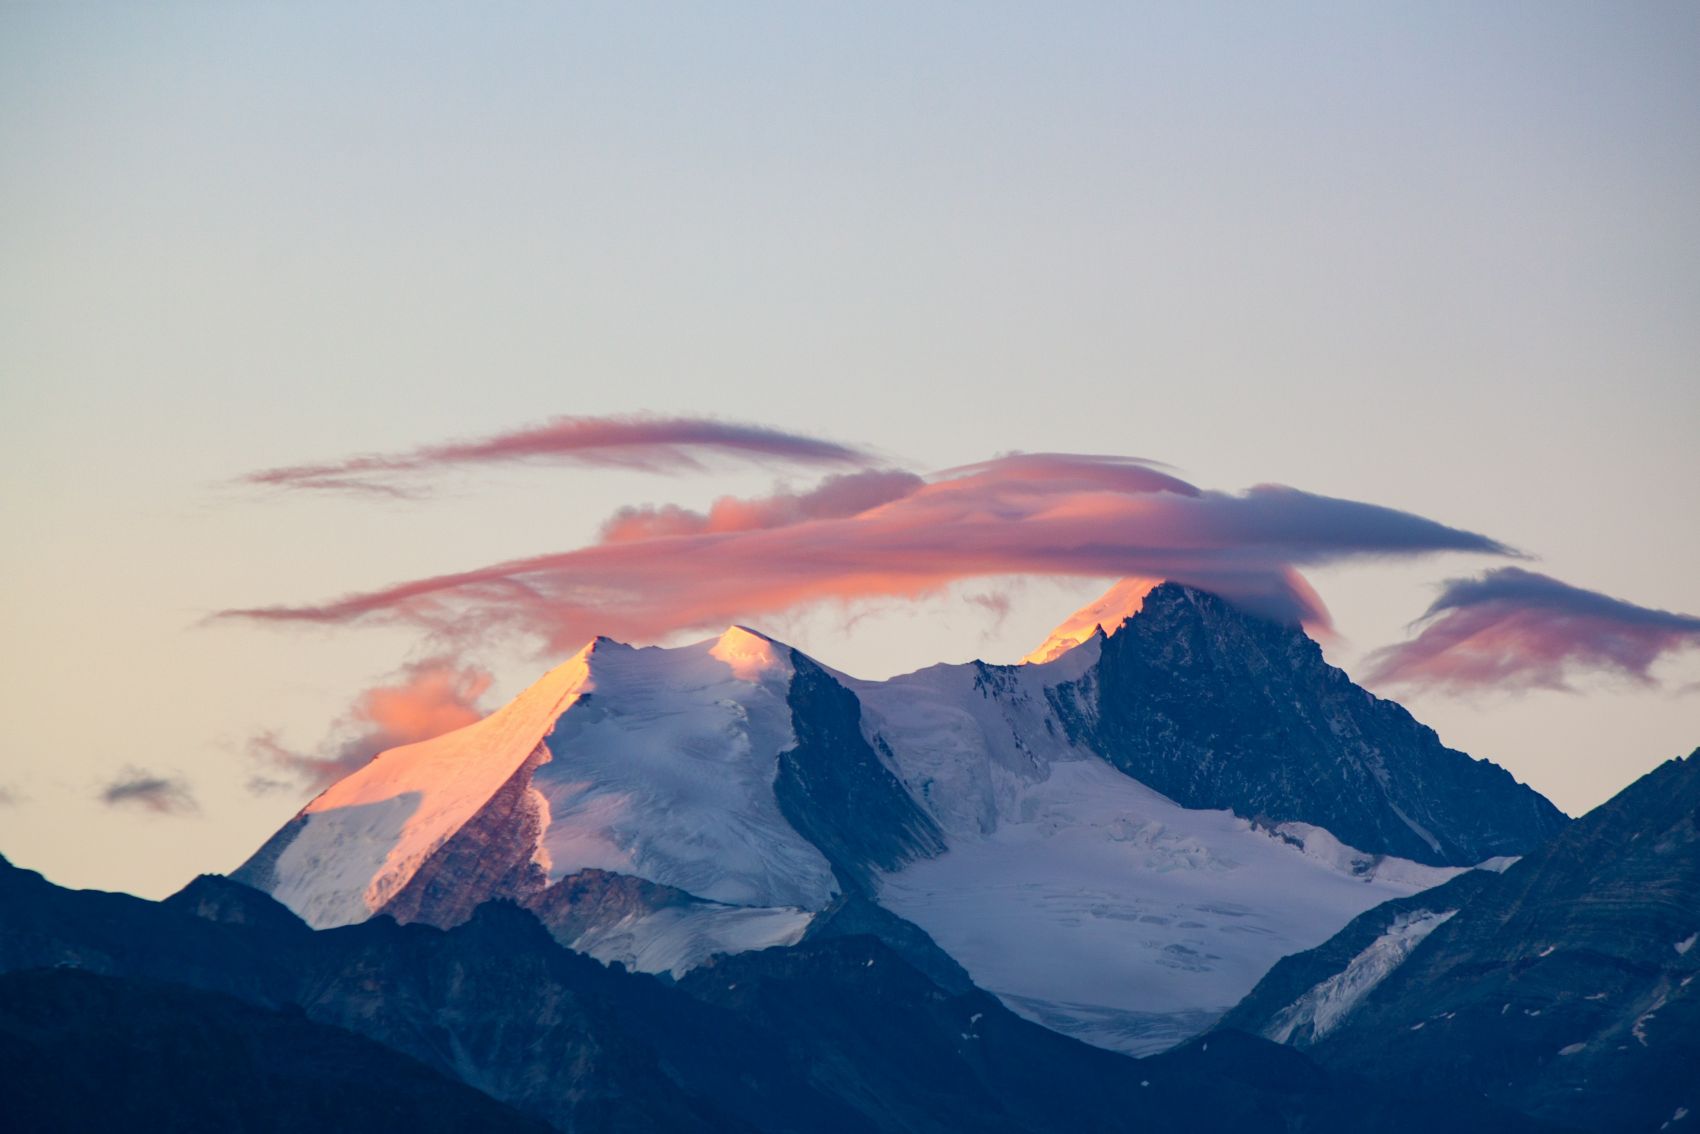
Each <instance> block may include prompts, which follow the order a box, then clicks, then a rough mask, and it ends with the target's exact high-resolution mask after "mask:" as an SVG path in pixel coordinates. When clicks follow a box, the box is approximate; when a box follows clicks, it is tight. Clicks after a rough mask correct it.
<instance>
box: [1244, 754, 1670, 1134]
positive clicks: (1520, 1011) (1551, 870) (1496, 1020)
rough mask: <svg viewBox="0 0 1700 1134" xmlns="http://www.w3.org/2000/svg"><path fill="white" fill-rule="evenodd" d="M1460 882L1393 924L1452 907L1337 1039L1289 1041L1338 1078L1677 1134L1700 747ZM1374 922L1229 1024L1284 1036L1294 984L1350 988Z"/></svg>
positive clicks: (1366, 998)
mask: <svg viewBox="0 0 1700 1134" xmlns="http://www.w3.org/2000/svg"><path fill="white" fill-rule="evenodd" d="M1461 882H1463V880H1462V879H1460V880H1459V882H1455V883H1452V884H1451V885H1450V886H1447V887H1441V888H1439V889H1437V890H1433V891H1430V892H1428V893H1426V894H1423V895H1419V896H1418V897H1417V898H1415V899H1410V900H1408V901H1407V902H1406V903H1404V904H1405V906H1406V907H1407V908H1406V910H1404V911H1402V912H1398V913H1395V914H1394V916H1393V919H1392V920H1393V921H1396V920H1397V918H1398V917H1399V916H1405V917H1407V918H1409V917H1411V916H1414V915H1419V914H1420V912H1421V911H1425V910H1426V911H1428V912H1430V913H1436V912H1444V911H1447V910H1450V911H1454V912H1452V915H1451V916H1450V917H1448V918H1446V920H1445V921H1444V922H1443V923H1441V924H1439V925H1436V926H1434V927H1433V928H1432V931H1431V932H1429V933H1428V934H1427V935H1426V937H1425V938H1424V939H1423V940H1422V941H1421V942H1420V943H1419V944H1417V945H1416V946H1415V947H1414V948H1412V949H1411V950H1410V951H1409V954H1408V956H1407V957H1406V958H1405V959H1404V960H1403V961H1402V962H1401V963H1398V964H1396V965H1394V966H1392V967H1391V968H1390V969H1389V970H1388V972H1387V973H1386V974H1384V976H1383V978H1382V979H1381V980H1380V981H1379V983H1376V984H1375V985H1374V986H1373V987H1371V988H1369V989H1368V990H1366V991H1365V992H1364V993H1363V994H1362V995H1361V997H1360V998H1359V999H1358V1001H1357V1002H1356V1003H1355V1004H1353V1005H1349V1006H1348V1007H1347V1010H1346V1011H1345V1012H1343V1013H1341V1018H1340V1019H1338V1020H1337V1021H1335V1023H1334V1026H1333V1027H1332V1028H1331V1029H1329V1030H1327V1031H1325V1033H1324V1034H1322V1035H1320V1036H1319V1035H1316V1034H1315V1029H1314V1028H1312V1029H1309V1030H1308V1031H1307V1030H1304V1029H1300V1030H1297V1031H1294V1032H1292V1033H1290V1034H1288V1035H1287V1037H1286V1038H1288V1039H1289V1040H1290V1041H1296V1042H1299V1043H1301V1044H1304V1045H1305V1046H1307V1047H1308V1048H1309V1050H1310V1051H1311V1052H1312V1053H1313V1054H1314V1055H1315V1056H1316V1057H1317V1058H1319V1059H1321V1060H1322V1061H1324V1062H1325V1063H1328V1064H1329V1065H1331V1066H1334V1067H1337V1068H1343V1069H1353V1070H1357V1071H1360V1072H1362V1073H1364V1074H1371V1075H1376V1076H1378V1077H1384V1078H1385V1077H1399V1078H1403V1079H1407V1080H1415V1081H1417V1082H1419V1083H1431V1084H1441V1083H1447V1084H1463V1085H1466V1086H1469V1087H1472V1088H1475V1089H1479V1090H1481V1091H1482V1092H1483V1093H1485V1094H1487V1095H1489V1096H1490V1097H1493V1098H1495V1099H1498V1100H1500V1101H1502V1102H1504V1103H1505V1104H1507V1105H1509V1106H1513V1107H1515V1108H1517V1109H1519V1110H1522V1111H1525V1112H1528V1113H1530V1114H1534V1115H1537V1116H1545V1117H1548V1118H1551V1119H1553V1120H1555V1121H1564V1122H1568V1123H1574V1124H1576V1125H1578V1126H1581V1127H1584V1128H1588V1129H1595V1130H1658V1129H1663V1128H1665V1124H1667V1123H1669V1124H1671V1128H1673V1129H1675V1128H1677V1127H1676V1125H1675V1124H1676V1123H1677V1122H1679V1121H1681V1120H1682V1116H1681V1115H1679V1114H1678V1112H1679V1111H1683V1112H1700V1076H1697V1075H1696V1074H1695V1069H1696V1068H1700V980H1696V978H1697V977H1700V948H1696V947H1695V946H1696V942H1697V941H1700V753H1697V754H1695V755H1691V756H1689V757H1687V758H1686V759H1682V760H1672V761H1669V762H1667V763H1666V764H1664V765H1662V766H1661V767H1659V768H1657V769H1655V770H1654V771H1652V772H1650V773H1648V774H1647V775H1646V776H1644V777H1642V778H1641V779H1640V780H1638V781H1637V782H1636V783H1634V784H1632V785H1630V786H1629V787H1628V788H1626V789H1625V790H1624V791H1623V792H1621V793H1619V794H1618V795H1617V796H1616V797H1615V798H1613V799H1612V800H1610V801H1608V802H1607V803H1605V804H1602V805H1601V806H1600V807H1598V808H1596V809H1595V810H1594V811H1592V812H1590V813H1589V814H1587V815H1585V816H1583V817H1582V818H1581V819H1579V820H1577V821H1576V822H1575V823H1574V824H1573V825H1571V826H1570V827H1569V828H1568V829H1567V830H1565V831H1564V832H1563V833H1562V834H1560V835H1559V836H1558V837H1557V838H1555V839H1554V840H1553V841H1552V842H1551V843H1549V844H1547V845H1546V846H1544V847H1541V848H1539V849H1537V850H1536V851H1534V852H1532V853H1530V854H1529V855H1527V856H1526V857H1524V858H1523V859H1522V860H1521V861H1519V862H1517V863H1516V864H1514V865H1513V866H1511V867H1510V868H1509V869H1507V870H1506V871H1505V873H1504V875H1503V876H1497V877H1496V876H1491V875H1490V876H1485V877H1481V878H1478V879H1477V880H1476V881H1475V883H1474V885H1473V888H1474V889H1475V891H1476V892H1474V893H1470V892H1467V891H1462V890H1455V888H1456V887H1458V886H1459V885H1460V883H1461ZM1361 920H1362V921H1363V922H1364V923H1365V924H1364V925H1363V926H1354V927H1348V929H1347V931H1346V934H1345V935H1343V936H1346V937H1349V938H1350V940H1342V941H1338V942H1330V943H1329V944H1328V945H1326V946H1324V947H1323V949H1319V950H1317V954H1316V955H1313V956H1311V957H1308V958H1295V959H1294V962H1293V966H1291V967H1290V968H1291V970H1292V971H1289V972H1288V973H1286V974H1283V973H1282V971H1281V969H1280V968H1277V970H1276V971H1275V972H1272V973H1271V974H1270V975H1269V977H1267V978H1265V980H1264V982H1263V983H1262V984H1261V985H1260V986H1259V988H1258V990H1257V991H1255V992H1254V993H1253V994H1252V996H1251V997H1249V998H1248V999H1247V1001H1246V1003H1245V1004H1243V1005H1242V1006H1241V1007H1240V1008H1238V1009H1236V1010H1235V1012H1234V1014H1233V1015H1232V1016H1231V1017H1230V1018H1229V1020H1230V1022H1231V1023H1233V1024H1235V1025H1236V1026H1240V1027H1245V1028H1249V1029H1252V1030H1256V1031H1259V1032H1262V1033H1263V1034H1266V1035H1274V1036H1279V1035H1281V1034H1282V1031H1283V1025H1284V1023H1285V1022H1287V1020H1288V1019H1289V1018H1290V1017H1288V1016H1286V1015H1284V1014H1285V1013H1286V1012H1287V1009H1288V1007H1290V1006H1291V1005H1292V1004H1294V1003H1297V1001H1298V999H1300V998H1302V996H1303V995H1304V993H1303V992H1301V993H1300V994H1299V996H1298V997H1294V993H1295V990H1296V989H1298V988H1299V986H1300V985H1302V984H1304V983H1305V981H1306V980H1310V979H1312V978H1315V980H1316V983H1315V984H1312V985H1311V988H1312V989H1315V988H1318V987H1322V986H1323V985H1326V984H1327V983H1328V982H1330V981H1337V979H1338V977H1339V975H1340V974H1341V973H1343V972H1344V971H1345V969H1346V968H1347V967H1349V966H1350V964H1351V963H1352V962H1353V961H1354V960H1355V959H1356V958H1358V957H1362V956H1363V955H1364V954H1365V952H1366V951H1368V950H1369V949H1371V948H1372V947H1373V945H1374V942H1373V941H1370V942H1368V943H1367V944H1366V937H1367V932H1368V931H1373V929H1374V924H1373V923H1374V922H1378V921H1379V922H1382V923H1386V924H1388V925H1389V926H1390V925H1391V924H1392V921H1390V920H1389V917H1388V915H1387V914H1384V913H1383V912H1382V911H1372V913H1371V914H1366V915H1365V917H1364V918H1363V919H1361ZM1407 923H1408V922H1407ZM1385 935H1386V931H1385V930H1383V932H1382V934H1381V935H1380V937H1377V939H1376V940H1380V939H1381V937H1384V936H1385ZM1323 954H1326V956H1324V955H1323ZM1301 968H1302V969H1303V970H1304V971H1303V976H1302V977H1298V975H1297V974H1298V969H1301ZM1295 978H1297V979H1295ZM1289 998H1292V999H1289ZM1283 1001H1285V1002H1286V1004H1283Z"/></svg>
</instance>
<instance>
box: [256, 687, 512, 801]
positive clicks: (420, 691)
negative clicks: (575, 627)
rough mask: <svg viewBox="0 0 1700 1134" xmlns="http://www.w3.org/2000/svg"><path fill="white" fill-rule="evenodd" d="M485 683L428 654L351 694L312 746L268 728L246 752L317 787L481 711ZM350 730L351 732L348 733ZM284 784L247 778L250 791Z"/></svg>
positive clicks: (467, 721) (468, 721) (472, 718)
mask: <svg viewBox="0 0 1700 1134" xmlns="http://www.w3.org/2000/svg"><path fill="white" fill-rule="evenodd" d="M489 688H490V675H489V674H488V673H487V672H485V671H484V670H482V669H480V668H478V667H477V666H472V665H466V664H463V663H460V662H457V661H456V660H454V659H453V658H449V657H434V658H427V659H425V660H423V661H417V662H413V663H411V664H409V665H407V666H405V667H403V668H402V670H401V671H400V673H398V674H397V675H396V676H395V678H393V679H392V680H390V681H387V682H385V683H383V684H380V685H376V686H374V687H372V688H371V689H367V690H366V691H364V692H363V693H361V694H360V695H359V696H358V697H356V698H355V700H354V705H353V706H352V707H351V708H350V709H349V711H348V713H347V714H346V715H345V716H344V718H343V719H342V721H341V722H340V723H339V725H338V726H337V728H336V729H335V730H334V731H335V733H337V734H339V735H340V739H334V740H330V741H327V742H326V743H325V744H324V745H322V746H321V747H320V749H319V750H318V751H316V752H297V751H295V750H294V749H291V748H289V747H287V746H285V745H284V744H282V743H281V742H280V741H279V740H278V739H277V736H276V735H275V734H273V733H262V734H261V735H260V736H257V737H255V738H254V739H253V740H252V741H250V742H249V751H250V754H251V755H253V756H255V757H257V758H258V759H260V760H261V761H262V762H264V763H265V764H266V765H268V766H269V767H270V768H272V769H276V770H277V771H279V772H282V773H284V774H286V775H288V776H290V777H292V778H293V779H294V780H296V781H298V782H299V783H301V784H304V785H305V786H307V787H310V788H312V789H313V790H315V791H316V790H319V789H321V788H324V787H328V786H329V785H331V784H333V783H335V782H336V781H338V780H340V779H342V778H343V777H344V776H346V775H348V774H349V773H350V772H353V771H356V770H357V769H359V768H361V767H363V766H364V765H365V764H366V763H367V762H369V761H370V760H371V759H372V757H374V756H376V755H377V754H378V753H380V752H383V751H386V750H387V749H390V748H395V747H397V746H398V745H402V744H415V743H417V742H419V741H421V740H430V739H431V738H432V737H434V736H441V735H442V734H443V733H445V732H452V731H453V730H455V729H457V728H461V727H464V726H465V725H469V724H471V723H473V722H474V721H476V720H479V719H480V718H481V717H483V716H484V711H483V710H482V709H481V708H480V707H479V704H478V701H479V698H481V697H482V696H484V694H485V692H486V691H488V690H489ZM350 732H352V733H353V735H347V734H348V733H350ZM287 786H289V785H288V784H287V783H285V782H282V781H278V780H275V779H271V778H269V777H266V776H256V777H255V778H254V779H253V780H252V781H250V783H249V787H250V788H251V789H253V790H255V791H262V792H263V791H271V790H276V789H281V788H284V787H287Z"/></svg>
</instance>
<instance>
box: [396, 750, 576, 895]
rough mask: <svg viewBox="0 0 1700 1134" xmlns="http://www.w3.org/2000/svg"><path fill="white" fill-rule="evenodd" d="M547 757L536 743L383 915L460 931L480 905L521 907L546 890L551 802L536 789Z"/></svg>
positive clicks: (416, 874)
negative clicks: (543, 846) (545, 838)
mask: <svg viewBox="0 0 1700 1134" xmlns="http://www.w3.org/2000/svg"><path fill="white" fill-rule="evenodd" d="M548 759H549V749H548V748H547V747H546V746H544V745H542V744H539V745H538V746H537V748H536V750H535V751H533V752H532V754H531V755H530V756H529V757H528V758H527V759H526V761H525V763H524V764H521V765H520V767H519V770H518V771H516V772H515V773H514V774H513V776H512V777H511V778H509V780H508V782H507V783H505V784H503V785H502V787H501V790H499V791H497V792H496V794H495V795H494V796H492V797H491V798H490V802H488V803H486V804H485V805H484V807H483V808H482V809H481V810H480V811H479V812H478V814H477V815H476V816H475V817H474V818H473V820H472V821H471V822H469V823H467V824H465V825H464V826H462V827H461V828H460V830H458V831H456V832H455V834H454V836H453V837H451V838H450V839H449V840H448V841H447V842H446V843H444V844H443V845H442V847H441V848H439V849H438V850H437V851H436V853H434V854H432V855H431V857H430V858H428V859H426V860H425V862H424V864H423V865H422V866H420V868H419V869H418V871H416V872H415V873H414V875H413V877H412V878H411V879H409V880H408V883H407V885H405V886H403V887H402V888H401V890H399V891H398V892H397V893H396V895H395V896H394V897H392V898H391V899H390V900H389V901H387V902H385V903H384V905H383V908H382V909H380V910H379V911H378V912H380V913H385V914H388V915H389V916H391V917H393V918H395V919H396V920H397V921H399V922H410V921H423V922H425V923H427V924H429V925H442V926H447V925H459V924H460V923H461V922H463V921H465V920H466V919H467V918H469V917H471V916H472V911H473V910H474V909H476V908H478V906H479V905H481V904H482V903H483V902H486V901H490V900H492V899H500V898H506V899H509V900H511V901H520V902H523V901H524V900H525V899H527V898H530V897H531V896H532V895H534V894H538V893H540V892H541V891H542V890H543V888H544V887H545V886H547V885H548V884H549V878H548V875H547V874H546V873H545V871H544V869H543V867H542V865H541V864H540V863H539V862H538V861H537V845H538V840H539V839H540V838H541V837H542V834H543V828H544V826H545V824H546V823H547V821H548V813H549V809H548V804H547V803H546V802H545V801H544V799H543V797H542V796H541V795H539V794H538V793H537V792H536V791H535V790H534V789H533V788H532V786H531V776H532V773H533V772H535V771H536V770H537V767H538V765H540V764H542V763H544V762H546V761H547V760H548Z"/></svg>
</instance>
